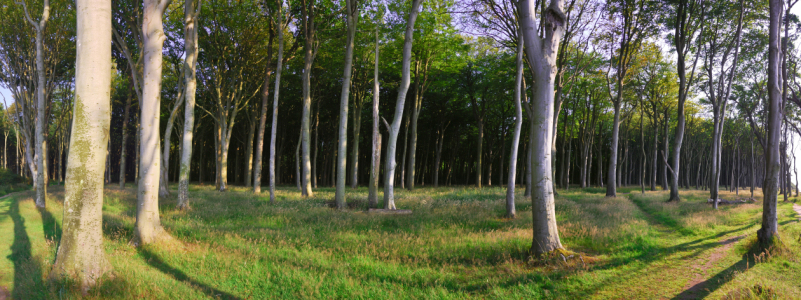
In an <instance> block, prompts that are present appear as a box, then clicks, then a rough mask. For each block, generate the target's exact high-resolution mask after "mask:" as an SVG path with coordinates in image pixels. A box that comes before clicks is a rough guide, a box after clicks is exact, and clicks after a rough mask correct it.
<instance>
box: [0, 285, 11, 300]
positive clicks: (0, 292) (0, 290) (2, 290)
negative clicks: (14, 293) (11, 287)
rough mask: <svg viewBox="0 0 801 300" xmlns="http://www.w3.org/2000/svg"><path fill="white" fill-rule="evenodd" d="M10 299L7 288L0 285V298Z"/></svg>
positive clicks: (1, 299) (3, 299)
mask: <svg viewBox="0 0 801 300" xmlns="http://www.w3.org/2000/svg"><path fill="white" fill-rule="evenodd" d="M6 299H8V300H11V293H9V292H8V289H7V288H6V287H4V286H0V300H6Z"/></svg>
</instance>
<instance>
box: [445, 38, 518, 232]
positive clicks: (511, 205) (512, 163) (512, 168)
mask: <svg viewBox="0 0 801 300" xmlns="http://www.w3.org/2000/svg"><path fill="white" fill-rule="evenodd" d="M523 43H524V41H523V37H522V36H521V37H520V38H518V41H517V62H516V65H517V70H516V71H515V96H514V97H515V129H514V132H513V133H512V151H511V153H510V154H509V180H508V182H507V185H506V217H508V218H514V217H515V216H516V215H517V212H516V210H515V174H516V173H517V149H518V147H519V145H520V130H521V129H522V128H523V106H522V104H521V102H520V94H521V92H522V85H523ZM438 153H439V152H438ZM437 161H439V155H437ZM438 167H439V166H438Z"/></svg>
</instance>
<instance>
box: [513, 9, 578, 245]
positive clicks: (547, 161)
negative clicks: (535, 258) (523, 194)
mask: <svg viewBox="0 0 801 300" xmlns="http://www.w3.org/2000/svg"><path fill="white" fill-rule="evenodd" d="M517 5H518V12H519V14H520V18H519V22H520V29H521V33H522V35H523V36H524V42H525V50H526V54H527V55H526V57H527V58H528V61H529V65H530V66H531V73H532V75H533V76H534V82H535V84H536V91H537V93H536V94H535V96H534V97H535V98H534V99H532V101H531V104H532V109H531V112H532V119H533V120H534V123H535V124H534V125H535V126H534V127H535V128H536V127H539V128H543V129H544V130H540V131H538V132H537V133H536V134H534V141H533V142H534V143H533V144H534V147H533V148H532V151H533V152H532V171H533V172H532V177H533V180H532V182H533V183H532V184H533V186H532V194H531V202H532V207H533V209H532V213H533V214H534V217H533V233H534V235H533V240H532V245H531V252H532V253H533V254H535V255H542V254H544V253H548V252H551V251H553V250H555V249H560V248H562V243H561V242H560V240H559V231H558V230H557V227H556V212H555V208H554V206H555V205H554V194H553V173H552V171H553V169H552V168H551V163H552V160H551V155H552V152H551V144H552V141H553V140H552V136H553V134H554V130H553V126H554V125H553V120H554V77H555V75H556V55H557V50H558V49H559V41H560V39H561V36H562V34H563V33H564V30H565V29H564V26H565V21H566V17H565V14H564V10H563V6H564V3H563V1H561V0H552V1H551V2H550V5H549V6H548V9H547V10H545V11H544V14H546V16H547V17H546V18H543V21H544V22H545V24H542V25H543V26H542V28H543V31H544V37H542V38H541V37H539V36H538V35H537V28H539V26H538V24H537V23H536V22H535V21H534V20H535V14H536V7H535V5H533V3H531V1H529V0H521V1H519V2H518V3H517Z"/></svg>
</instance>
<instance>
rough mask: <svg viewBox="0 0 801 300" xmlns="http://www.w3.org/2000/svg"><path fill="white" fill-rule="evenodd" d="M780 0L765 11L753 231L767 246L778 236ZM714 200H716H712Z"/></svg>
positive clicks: (780, 117)
mask: <svg viewBox="0 0 801 300" xmlns="http://www.w3.org/2000/svg"><path fill="white" fill-rule="evenodd" d="M782 2H783V1H781V0H770V1H769V2H768V6H769V8H768V10H769V11H768V12H769V15H770V23H769V26H768V28H769V31H768V32H769V33H768V35H769V43H768V99H770V102H769V104H768V134H767V141H766V142H767V145H766V146H767V149H766V150H767V151H765V162H766V166H765V181H764V183H763V185H762V186H763V193H762V194H763V197H764V198H763V200H762V228H760V229H759V230H758V231H757V237H758V239H759V242H760V244H761V245H762V246H763V247H765V248H767V247H769V246H770V245H771V244H773V243H775V242H776V240H777V239H778V238H779V220H778V216H777V211H776V210H777V206H778V203H777V202H778V196H777V192H778V189H779V172H780V168H781V165H780V162H779V159H780V155H779V146H780V145H779V143H780V140H781V121H782V111H781V108H782V107H783V105H782V104H783V103H782V102H783V99H782V88H781V84H782V78H781V73H780V72H781V65H780V64H781V58H780V57H781V55H782V53H781V49H780V47H779V43H780V40H781V39H780V37H781V20H782ZM715 202H717V201H715Z"/></svg>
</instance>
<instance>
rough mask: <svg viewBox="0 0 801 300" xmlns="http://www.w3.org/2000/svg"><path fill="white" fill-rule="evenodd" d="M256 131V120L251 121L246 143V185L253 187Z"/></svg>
mask: <svg viewBox="0 0 801 300" xmlns="http://www.w3.org/2000/svg"><path fill="white" fill-rule="evenodd" d="M255 133H256V122H250V128H248V140H247V141H245V143H247V144H246V145H245V187H251V185H250V184H251V181H250V180H251V179H252V178H253V177H252V176H253V136H254V135H255Z"/></svg>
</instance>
